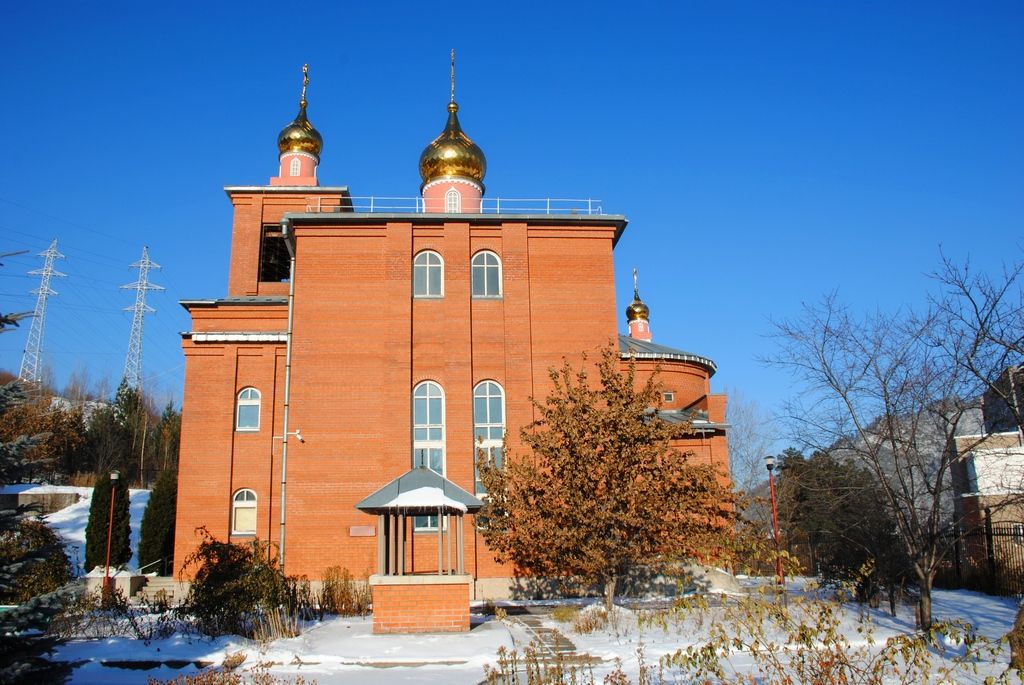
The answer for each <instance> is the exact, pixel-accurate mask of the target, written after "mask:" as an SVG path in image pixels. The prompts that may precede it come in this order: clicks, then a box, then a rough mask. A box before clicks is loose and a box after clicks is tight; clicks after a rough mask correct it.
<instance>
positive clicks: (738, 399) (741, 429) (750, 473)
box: [726, 388, 777, 493]
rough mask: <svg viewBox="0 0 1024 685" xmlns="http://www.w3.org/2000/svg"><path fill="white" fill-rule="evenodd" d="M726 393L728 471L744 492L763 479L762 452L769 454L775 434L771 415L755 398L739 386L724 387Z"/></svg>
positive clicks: (763, 456) (754, 486)
mask: <svg viewBox="0 0 1024 685" xmlns="http://www.w3.org/2000/svg"><path fill="white" fill-rule="evenodd" d="M726 394H727V395H728V396H729V410H728V411H729V413H728V416H727V420H728V423H729V475H730V476H731V477H732V480H733V482H734V483H735V484H736V486H737V487H738V488H739V489H740V490H743V491H745V492H748V493H749V492H750V491H752V490H754V489H755V488H756V487H757V486H759V485H761V484H762V483H764V482H765V480H766V478H767V471H765V467H764V458H765V455H767V454H769V453H770V451H771V448H772V444H773V442H774V440H775V437H776V436H777V433H776V432H775V431H774V430H771V429H772V428H773V425H772V421H771V417H770V416H769V415H768V412H767V411H765V410H764V409H763V408H762V407H761V405H760V404H758V403H757V400H755V399H748V398H747V397H746V396H744V395H743V393H742V392H741V391H740V390H739V389H738V388H731V389H729V390H728V391H726Z"/></svg>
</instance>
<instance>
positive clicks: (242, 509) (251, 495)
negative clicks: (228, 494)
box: [231, 489, 256, 535]
mask: <svg viewBox="0 0 1024 685" xmlns="http://www.w3.org/2000/svg"><path fill="white" fill-rule="evenodd" d="M231 534H232V535H255V534H256V493H255V492H253V491H252V490H248V489H247V490H239V491H238V492H236V493H235V496H234V497H232V498H231Z"/></svg>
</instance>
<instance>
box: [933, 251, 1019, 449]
mask: <svg viewBox="0 0 1024 685" xmlns="http://www.w3.org/2000/svg"><path fill="white" fill-rule="evenodd" d="M1022 273H1024V261H1019V262H1017V263H1016V264H1013V265H1011V266H1008V267H1004V268H1003V271H1002V274H1000V276H999V277H996V278H993V277H991V276H989V275H988V274H985V273H980V272H978V271H976V270H975V269H974V268H973V267H972V266H971V264H970V262H965V263H964V264H962V265H961V264H957V263H955V262H953V261H952V260H951V259H949V258H948V257H943V259H942V269H941V270H940V271H938V272H936V273H935V274H933V278H935V280H936V281H938V282H939V284H940V286H941V292H940V293H939V294H938V295H937V296H935V297H933V298H932V303H933V305H934V307H935V308H936V310H937V311H938V312H940V313H941V315H942V318H943V327H942V329H941V330H940V331H939V333H940V335H939V338H938V341H937V343H938V344H939V345H941V346H942V347H943V348H944V349H945V350H946V351H947V353H948V354H949V355H950V356H951V357H952V358H953V359H955V360H956V362H957V363H958V364H959V365H960V366H962V367H963V369H964V370H965V371H967V373H968V374H970V375H971V376H973V377H974V378H975V379H976V380H977V381H978V383H979V387H980V390H981V392H984V393H985V394H987V395H988V396H989V398H993V399H995V400H998V404H999V405H1000V406H999V407H998V410H999V411H1000V412H1006V413H1007V414H1009V416H1010V417H1011V418H1012V420H1013V422H1014V423H1016V425H1017V427H1018V428H1019V429H1020V428H1024V403H1022V402H1021V396H1020V395H1021V391H1020V390H1019V386H1018V385H1017V383H1016V379H1017V377H1018V376H1020V375H1021V374H1020V371H1018V372H1016V373H1014V372H1012V371H1011V372H1010V374H1009V375H1007V374H1006V372H1007V370H1010V369H1013V368H1014V367H1019V366H1020V365H1021V364H1022V363H1024V278H1022ZM1006 381H1008V382H1006Z"/></svg>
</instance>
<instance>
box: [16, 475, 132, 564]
mask: <svg viewBox="0 0 1024 685" xmlns="http://www.w3.org/2000/svg"><path fill="white" fill-rule="evenodd" d="M10 487H20V486H10V485H8V486H5V490H4V491H5V492H6V488H10ZM22 492H29V493H36V492H73V493H75V494H78V495H80V496H81V497H82V499H81V500H79V501H78V502H76V503H75V504H72V505H71V506H70V507H65V508H64V509H61V510H60V511H55V512H53V513H52V514H49V515H47V516H44V517H43V520H44V521H46V524H47V525H48V526H50V527H51V528H53V529H54V530H55V531H57V534H58V535H60V537H61V539H62V540H64V549H65V551H66V552H67V554H68V558H69V559H71V563H72V565H73V566H74V568H75V572H76V575H83V574H84V573H86V572H87V571H91V570H92V569H86V568H84V567H83V566H82V565H83V564H84V563H85V525H86V524H87V523H88V522H89V507H90V506H91V505H92V488H78V487H72V486H68V485H37V486H33V487H32V488H31V489H29V490H25V491H22ZM148 503H149V490H129V491H128V512H129V515H130V516H131V538H130V543H131V547H132V558H131V559H130V560H129V561H128V567H129V568H135V565H136V563H137V552H138V548H139V529H140V528H141V527H142V514H143V513H145V511H146V504H148Z"/></svg>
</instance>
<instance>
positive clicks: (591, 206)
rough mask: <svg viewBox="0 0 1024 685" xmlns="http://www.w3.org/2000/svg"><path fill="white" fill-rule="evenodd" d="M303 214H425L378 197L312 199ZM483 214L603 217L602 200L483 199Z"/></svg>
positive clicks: (402, 200) (418, 202) (405, 200)
mask: <svg viewBox="0 0 1024 685" xmlns="http://www.w3.org/2000/svg"><path fill="white" fill-rule="evenodd" d="M306 211H307V212H311V213H327V212H394V213H420V212H424V211H426V209H425V206H424V202H423V198H422V197H387V196H381V195H367V196H345V197H343V198H341V199H340V200H339V199H336V198H321V197H311V198H308V199H307V201H306ZM480 213H482V214H568V215H574V214H575V215H582V216H590V215H595V214H603V213H604V209H603V207H602V206H601V200H595V199H593V198H583V199H571V198H554V197H542V198H507V197H485V198H483V199H482V200H481V202H480Z"/></svg>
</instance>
